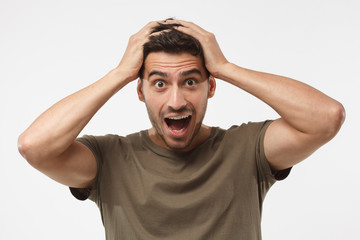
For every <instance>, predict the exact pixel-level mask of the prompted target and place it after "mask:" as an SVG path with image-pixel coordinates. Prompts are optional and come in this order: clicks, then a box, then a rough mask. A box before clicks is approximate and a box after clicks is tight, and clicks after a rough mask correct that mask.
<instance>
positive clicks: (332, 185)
mask: <svg viewBox="0 0 360 240" xmlns="http://www.w3.org/2000/svg"><path fill="white" fill-rule="evenodd" d="M359 10H360V7H359V2H358V1H356V0H353V1H350V0H319V1H316V0H311V1H310V0H302V1H286V0H273V1H267V0H260V1H250V0H249V1H239V0H233V1H226V0H223V1H218V0H217V1H209V0H208V1H194V0H191V1H189V0H182V1H176V2H175V1H168V0H167V1H145V0H143V1H139V0H132V1H89V0H81V1H76V0H62V1H46V0H43V1H41V0H33V1H26V0H0V31H1V36H0V90H1V94H0V104H1V107H0V114H1V116H0V121H1V124H0V127H1V129H0V130H1V138H0V141H1V142H0V148H1V151H0V169H1V174H0V184H1V190H2V191H1V196H0V221H1V223H0V239H4V240H12V239H39V240H42V239H44V240H45V239H46V240H48V239H54V240H55V239H104V238H105V237H104V230H103V226H102V223H101V218H100V214H99V211H98V209H97V207H96V205H95V204H94V203H93V202H91V201H85V202H80V201H77V200H75V199H74V198H73V197H72V196H71V194H70V193H69V190H68V188H67V187H66V186H63V185H60V184H58V183H56V182H54V181H52V180H50V179H48V178H47V177H46V176H44V175H43V174H41V173H39V172H38V171H36V170H35V169H33V168H32V167H31V166H30V165H29V164H28V163H27V162H26V161H25V160H24V159H22V157H21V156H20V154H19V153H18V152H17V137H18V135H19V134H20V133H21V132H22V131H23V130H24V129H25V128H26V127H27V126H28V125H29V124H30V123H31V122H32V121H33V120H34V119H35V118H36V117H37V116H38V115H39V114H40V113H41V112H43V111H44V110H46V109H47V108H48V107H50V106H51V105H52V104H54V103H55V102H56V101H58V100H60V99H61V98H63V97H65V96H67V95H68V94H70V93H72V92H75V91H77V90H79V89H80V88H82V87H85V86H87V85H88V84H90V83H92V82H94V81H96V80H97V79H99V78H101V77H102V76H103V75H105V74H106V73H107V72H108V71H109V70H110V69H112V68H113V67H115V66H116V65H117V64H118V62H119V61H120V59H121V56H122V54H123V52H124V50H125V47H126V45H127V41H128V38H129V36H130V35H131V34H133V33H135V32H137V31H138V30H139V29H140V28H141V27H143V26H144V25H145V24H146V23H147V22H149V21H152V20H162V19H165V18H168V17H176V18H178V19H184V20H188V21H193V22H195V23H197V24H198V25H200V26H202V27H203V28H205V29H206V30H208V31H211V32H213V33H215V35H216V37H217V40H218V42H219V44H220V46H221V48H222V50H223V52H224V54H225V56H226V57H227V58H228V60H230V61H232V62H234V63H236V64H238V65H240V66H243V67H247V68H251V69H255V70H260V71H265V72H271V73H276V74H280V75H285V76H288V77H292V78H295V79H298V80H301V81H303V82H305V83H307V84H310V85H312V86H314V87H316V88H318V89H320V90H321V91H323V92H325V93H326V94H328V95H330V96H332V97H333V98H335V99H337V100H339V101H340V102H342V103H343V105H344V106H345V108H346V110H347V119H346V122H345V124H344V126H343V128H342V130H341V131H340V133H339V134H338V135H337V136H336V138H335V139H333V140H332V141H331V142H330V143H328V144H326V145H325V146H324V147H322V148H321V149H320V150H319V151H318V152H316V153H315V154H314V155H313V156H311V157H310V158H309V159H307V160H306V161H304V162H302V163H300V164H299V165H297V166H296V167H295V168H294V169H293V171H292V173H291V175H290V176H289V177H288V179H286V180H285V181H282V182H279V183H277V184H275V185H274V187H273V188H272V189H271V190H270V192H269V193H268V195H267V197H266V199H265V204H264V211H263V222H262V226H263V239H266V240H272V239H277V240H289V239H294V240H300V239H301V240H303V239H327V240H335V239H336V240H337V239H359V232H358V228H359V223H360V221H359V213H360V207H359V202H360V201H359V200H360V199H359V198H360V194H359V189H360V181H359V178H358V173H359V167H360V164H359V160H360V159H359V157H357V156H358V155H357V147H358V146H359V142H358V139H359V138H358V136H357V135H358V134H359V133H360V131H359V130H360V128H359V122H360V113H359V108H358V106H359V103H360V97H359V90H360V84H359V81H360V78H359V77H360V75H359V68H360V57H359V56H360V33H359V30H360V26H359V25H360V15H359ZM217 85H218V87H217V92H216V94H215V97H214V98H212V99H211V100H210V101H209V106H208V113H207V116H206V118H205V123H206V124H208V125H215V126H221V127H223V128H227V127H229V126H231V125H232V124H240V123H242V122H247V121H260V120H264V119H268V118H276V117H277V115H276V113H274V111H273V110H272V109H270V108H269V107H268V106H266V105H265V104H264V103H262V102H260V101H259V100H257V99H255V98H254V97H252V96H250V95H248V94H247V93H245V92H243V91H241V90H240V89H238V88H236V87H233V86H231V85H229V84H227V83H224V82H222V81H221V80H218V82H217ZM148 127H150V123H149V121H148V118H147V113H146V110H145V106H144V104H143V103H141V102H139V101H138V99H137V96H136V89H135V82H133V83H131V84H129V85H128V86H126V87H125V88H124V89H122V90H121V91H120V92H119V93H118V94H117V95H116V96H114V97H113V98H112V99H111V100H110V101H109V102H108V103H107V104H106V105H105V106H104V107H103V108H102V109H101V110H100V111H99V112H98V113H97V114H96V115H95V117H94V118H93V120H92V121H91V122H90V123H89V125H88V126H87V127H86V128H85V129H84V131H83V133H82V134H84V133H87V134H106V133H117V134H120V135H125V134H128V133H132V132H134V131H138V130H141V129H145V128H148Z"/></svg>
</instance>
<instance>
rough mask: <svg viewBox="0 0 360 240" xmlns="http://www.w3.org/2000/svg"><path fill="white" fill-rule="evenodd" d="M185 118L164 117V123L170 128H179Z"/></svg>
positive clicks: (183, 125)
mask: <svg viewBox="0 0 360 240" xmlns="http://www.w3.org/2000/svg"><path fill="white" fill-rule="evenodd" d="M186 121H187V119H181V120H173V119H166V123H167V125H168V126H169V128H170V129H171V130H177V131H179V130H181V129H183V128H184V127H185V124H186Z"/></svg>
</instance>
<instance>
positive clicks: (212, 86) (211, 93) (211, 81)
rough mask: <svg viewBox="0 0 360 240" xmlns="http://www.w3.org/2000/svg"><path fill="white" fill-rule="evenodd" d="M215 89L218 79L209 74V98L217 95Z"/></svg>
mask: <svg viewBox="0 0 360 240" xmlns="http://www.w3.org/2000/svg"><path fill="white" fill-rule="evenodd" d="M215 89H216V81H215V78H214V77H213V76H212V75H210V76H209V92H208V98H212V97H213V96H214V95H215Z"/></svg>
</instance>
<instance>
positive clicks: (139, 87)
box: [136, 78, 145, 102]
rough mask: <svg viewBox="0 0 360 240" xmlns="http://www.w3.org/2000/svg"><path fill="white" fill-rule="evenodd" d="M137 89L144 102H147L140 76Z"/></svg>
mask: <svg viewBox="0 0 360 240" xmlns="http://www.w3.org/2000/svg"><path fill="white" fill-rule="evenodd" d="M136 90H137V94H138V97H139V100H140V101H142V102H145V97H144V93H143V90H142V83H141V80H140V78H139V79H138V82H137V87H136Z"/></svg>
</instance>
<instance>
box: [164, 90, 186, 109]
mask: <svg viewBox="0 0 360 240" xmlns="http://www.w3.org/2000/svg"><path fill="white" fill-rule="evenodd" d="M169 95H170V96H169V99H168V103H167V105H168V107H170V108H172V109H174V110H180V109H182V108H184V107H185V106H186V99H185V96H184V94H183V92H181V89H179V88H178V87H174V88H172V89H171V91H169Z"/></svg>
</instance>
